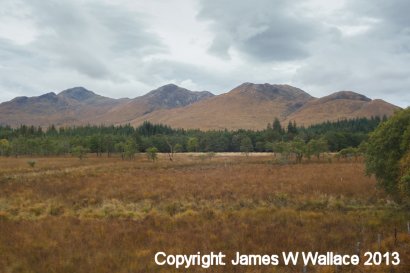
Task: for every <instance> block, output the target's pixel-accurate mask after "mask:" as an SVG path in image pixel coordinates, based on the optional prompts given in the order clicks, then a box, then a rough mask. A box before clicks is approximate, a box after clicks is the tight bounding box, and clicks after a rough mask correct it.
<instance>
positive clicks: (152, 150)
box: [145, 147, 158, 162]
mask: <svg viewBox="0 0 410 273" xmlns="http://www.w3.org/2000/svg"><path fill="white" fill-rule="evenodd" d="M145 154H146V155H147V158H148V159H149V160H152V162H154V161H155V160H157V158H158V149H157V148H156V147H149V148H148V149H147V150H146V152H145Z"/></svg>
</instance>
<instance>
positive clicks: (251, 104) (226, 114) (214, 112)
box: [0, 83, 399, 130]
mask: <svg viewBox="0 0 410 273" xmlns="http://www.w3.org/2000/svg"><path fill="white" fill-rule="evenodd" d="M398 108H399V107H397V106H395V105H392V104H390V103H387V102H385V101H383V100H379V99H375V100H372V99H370V98H367V97H366V96H363V95H361V94H358V93H355V92H351V91H340V92H336V93H333V94H331V95H328V96H325V97H322V98H314V97H312V96H311V95H309V94H308V93H306V92H305V91H303V90H301V89H299V88H296V87H292V86H289V85H278V84H273V85H272V84H268V83H265V84H254V83H243V84H241V85H239V86H237V87H236V88H234V89H232V90H231V91H229V92H227V93H224V94H221V95H217V96H215V95H213V94H212V93H210V92H207V91H201V92H195V91H190V90H187V89H185V88H181V87H178V86H176V85H174V84H168V85H164V86H162V87H159V88H158V89H155V90H152V91H150V92H148V93H147V94H145V95H143V96H139V97H136V98H134V99H112V98H108V97H103V96H100V95H97V94H95V93H94V92H92V91H89V90H87V89H85V88H83V87H75V88H71V89H67V90H64V91H62V92H60V93H59V94H55V93H53V92H51V93H47V94H44V95H41V96H38V97H17V98H15V99H13V100H11V101H8V102H4V103H1V104H0V124H8V125H11V126H19V125H20V124H28V125H35V126H48V125H50V124H55V125H57V126H63V125H83V124H97V125H99V124H105V125H111V124H114V125H119V124H128V123H130V124H132V125H135V126H137V125H140V124H141V123H143V122H144V121H151V122H153V123H163V124H167V125H170V126H172V127H176V128H198V129H203V130H211V129H225V128H227V129H254V130H255V129H263V128H265V127H266V125H267V124H268V123H269V122H272V121H273V119H274V118H275V117H277V118H279V120H280V121H281V122H282V124H286V123H287V122H289V121H296V123H297V124H299V125H305V126H306V125H310V124H314V123H320V122H324V121H327V120H330V121H334V120H338V119H349V118H356V117H371V116H383V115H387V116H390V115H392V114H393V112H394V111H395V110H396V109H398Z"/></svg>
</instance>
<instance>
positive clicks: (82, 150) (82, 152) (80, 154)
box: [71, 145, 88, 160]
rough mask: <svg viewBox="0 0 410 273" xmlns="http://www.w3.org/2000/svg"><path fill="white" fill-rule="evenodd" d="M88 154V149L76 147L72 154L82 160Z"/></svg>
mask: <svg viewBox="0 0 410 273" xmlns="http://www.w3.org/2000/svg"><path fill="white" fill-rule="evenodd" d="M87 152H88V149H87V148H84V147H83V146H80V145H79V146H75V147H74V148H73V149H71V154H72V155H73V156H76V157H78V158H79V159H80V160H82V159H83V158H84V157H85V156H86V154H87Z"/></svg>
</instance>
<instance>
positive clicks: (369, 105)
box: [284, 91, 399, 126]
mask: <svg viewBox="0 0 410 273" xmlns="http://www.w3.org/2000/svg"><path fill="white" fill-rule="evenodd" d="M398 108H399V107H397V106H395V105H393V104H390V103H387V102H385V101H383V100H380V99H376V100H371V99H369V98H367V97H366V96H363V95H361V94H358V93H355V92H352V91H340V92H336V93H333V94H331V95H328V96H325V97H322V98H320V99H314V100H311V101H309V102H308V103H306V104H305V105H304V106H303V107H301V108H300V109H298V110H297V111H295V112H293V113H292V114H290V115H289V116H287V117H286V119H285V120H284V122H285V123H287V122H289V121H293V120H294V121H296V122H297V124H299V125H305V126H307V125H311V124H315V123H318V122H322V121H336V120H339V119H351V118H357V117H371V116H383V115H386V116H391V115H392V114H393V113H394V111H395V110H396V109H398Z"/></svg>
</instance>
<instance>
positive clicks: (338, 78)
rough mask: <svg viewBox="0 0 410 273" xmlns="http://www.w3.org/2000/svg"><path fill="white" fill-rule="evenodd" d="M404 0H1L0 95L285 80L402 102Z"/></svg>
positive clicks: (408, 32)
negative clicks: (70, 89) (84, 88)
mask: <svg viewBox="0 0 410 273" xmlns="http://www.w3.org/2000/svg"><path fill="white" fill-rule="evenodd" d="M409 13H410V1H408V0H385V1H382V0H372V1H365V0H340V1H336V0H335V1H331V0H301V1H298V0H296V1H286V0H251V1H243V0H172V1H170V0H151V1H146V0H144V1H142V0H141V1H136V0H99V1H97V0H94V1H93V0H55V1H52V0H1V1H0V101H6V100H10V99H12V98H14V97H16V96H34V95H39V94H42V93H45V92H51V91H54V92H59V91H61V90H64V89H67V88H70V87H74V86H84V87H86V88H88V89H90V90H93V91H95V92H96V93H99V94H102V95H105V96H110V97H115V98H119V97H131V98H133V97H136V96H139V95H142V94H144V93H146V92H148V91H150V90H152V89H155V88H157V87H159V86H161V85H164V84H167V83H175V84H178V85H180V86H182V87H185V88H188V89H191V90H208V91H211V92H213V93H215V94H220V93H223V92H227V91H229V90H230V89H232V88H233V87H235V86H237V85H239V84H241V83H243V82H254V83H272V84H273V83H287V84H291V85H293V86H296V87H299V88H301V89H303V90H305V91H307V92H309V93H310V94H311V95H313V96H317V97H320V96H323V95H327V94H330V93H332V92H335V91H340V90H352V91H356V92H359V93H362V94H364V95H367V96H368V97H370V98H382V99H384V100H386V101H389V102H392V103H394V104H397V105H400V106H402V107H404V106H409V105H410V16H409V15H408V14H409Z"/></svg>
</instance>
